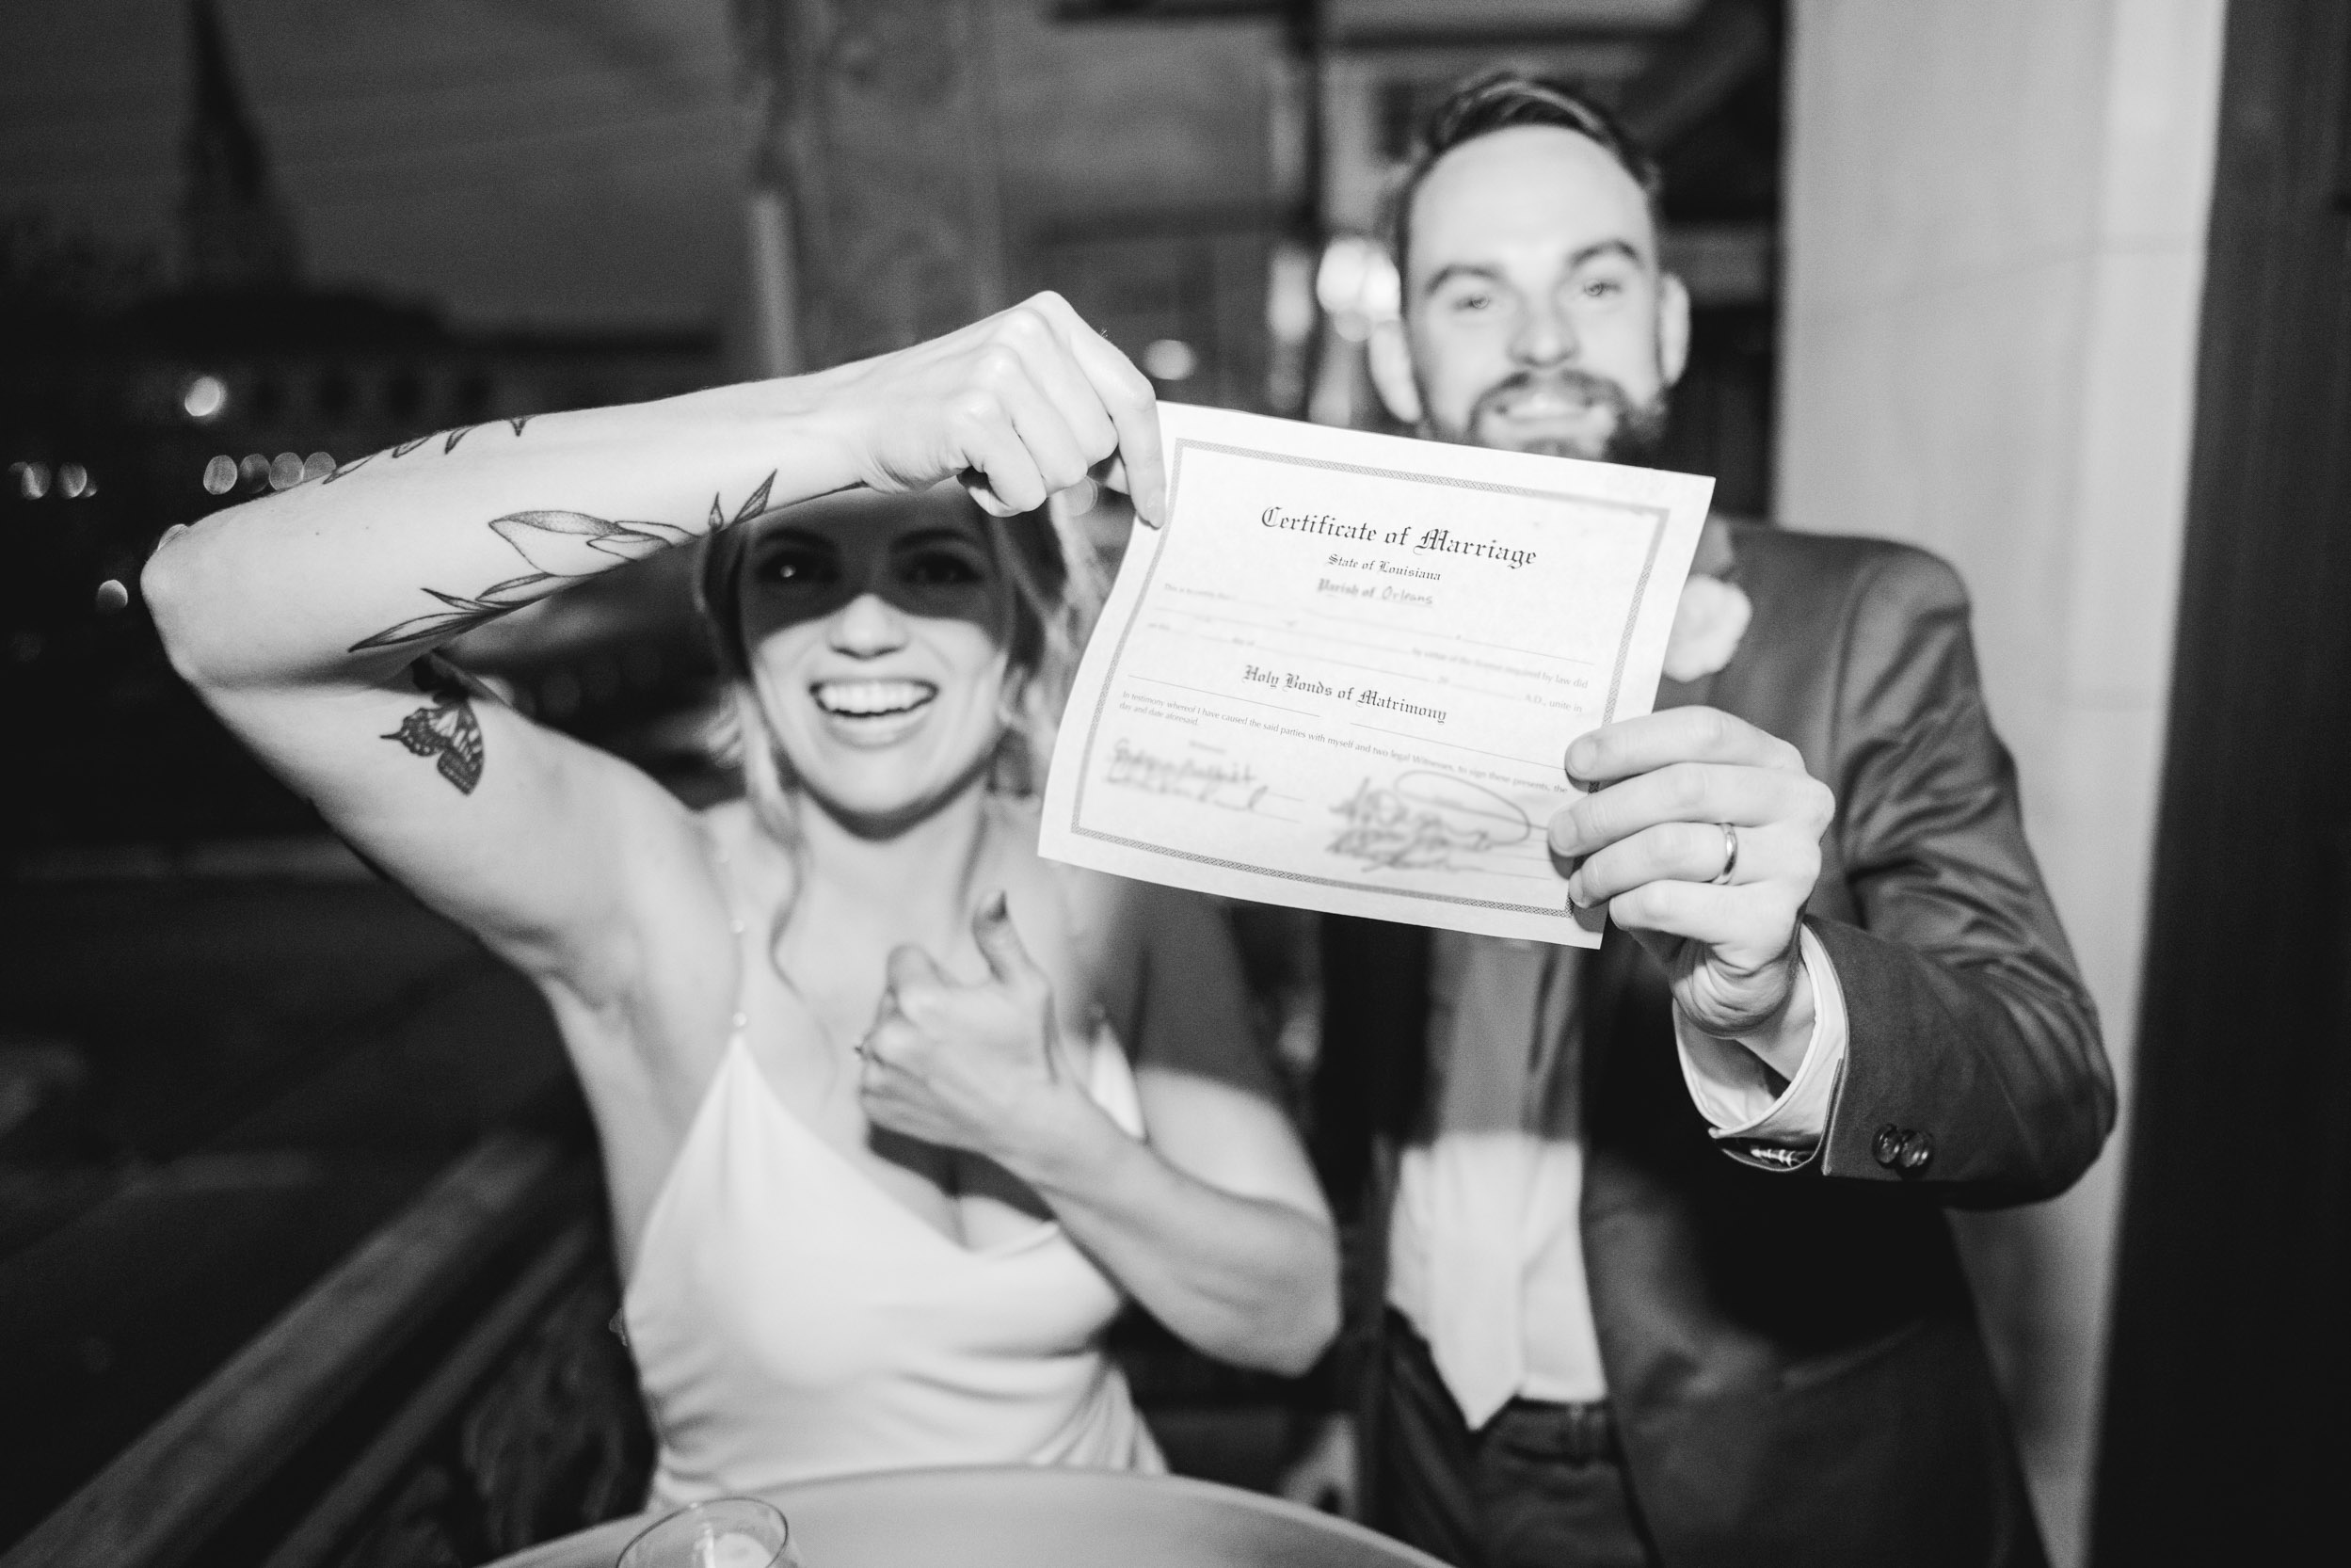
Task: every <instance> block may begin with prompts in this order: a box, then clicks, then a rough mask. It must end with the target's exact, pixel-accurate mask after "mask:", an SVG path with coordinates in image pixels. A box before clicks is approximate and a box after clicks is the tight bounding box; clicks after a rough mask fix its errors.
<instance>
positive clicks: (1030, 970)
mask: <svg viewBox="0 0 2351 1568" xmlns="http://www.w3.org/2000/svg"><path fill="white" fill-rule="evenodd" d="M971 934H972V936H973V937H974V938H975V939H976V940H977V941H978V943H979V946H980V952H981V954H982V956H984V958H986V960H987V965H988V978H987V979H985V980H984V981H982V982H980V983H979V984H975V985H962V984H956V982H955V981H953V980H952V979H951V978H949V976H948V975H947V974H946V973H945V972H944V971H942V970H941V969H940V968H939V967H938V965H937V964H936V962H935V961H934V960H933V959H932V957H931V955H930V954H929V953H927V952H923V951H922V950H921V949H920V948H916V947H902V948H899V949H897V950H896V951H894V952H891V953H890V955H889V970H888V976H889V978H888V984H885V985H884V987H883V990H882V1003H881V1007H880V1010H879V1012H878V1014H877V1016H876V1017H875V1019H874V1023H873V1027H872V1029H871V1030H870V1031H868V1032H867V1033H866V1036H865V1039H864V1041H863V1042H862V1043H861V1044H860V1045H859V1047H858V1055H859V1056H860V1057H862V1058H863V1060H864V1072H863V1076H862V1078H861V1079H860V1080H859V1092H860V1093H861V1095H862V1096H863V1097H864V1101H865V1112H866V1115H867V1116H868V1117H869V1118H871V1119H872V1121H873V1122H874V1123H876V1124H877V1125H879V1126H882V1127H886V1128H889V1129H890V1130H891V1131H893V1132H901V1133H904V1134H905V1135H906V1136H908V1137H910V1138H920V1139H921V1140H922V1141H923V1142H925V1143H929V1144H941V1145H943V1146H946V1147H949V1148H959V1149H968V1150H970V1151H971V1152H973V1153H975V1154H982V1155H985V1156H986V1157H988V1158H989V1159H991V1160H995V1161H996V1162H997V1163H999V1164H1000V1165H1002V1166H1004V1168H1005V1169H1007V1170H1010V1171H1012V1172H1014V1174H1016V1175H1019V1174H1021V1173H1022V1171H1023V1169H1024V1168H1025V1167H1026V1166H1028V1164H1029V1163H1030V1160H1031V1159H1032V1158H1033V1157H1035V1156H1036V1155H1038V1154H1039V1153H1042V1152H1044V1151H1046V1150H1048V1149H1049V1148H1050V1147H1051V1146H1052V1145H1053V1144H1055V1143H1056V1142H1057V1141H1058V1138H1057V1128H1062V1127H1064V1126H1065V1125H1066V1123H1065V1121H1064V1118H1065V1117H1067V1116H1068V1115H1069V1114H1070V1113H1072V1112H1077V1113H1078V1114H1080V1115H1083V1114H1084V1113H1085V1112H1088V1111H1091V1110H1092V1109H1093V1106H1094V1101H1093V1099H1092V1097H1091V1096H1088V1095H1087V1094H1086V1092H1085V1089H1084V1087H1083V1085H1082V1084H1080V1082H1079V1081H1078V1078H1077V1074H1076V1069H1075V1066H1074V1064H1072V1063H1071V1062H1070V1061H1069V1059H1068V1057H1067V1055H1066V1054H1065V1053H1064V1051H1063V1049H1062V1047H1061V1043H1060V1038H1061V1037H1060V1031H1059V1029H1058V1028H1057V1027H1056V1026H1055V1023H1054V1014H1053V991H1052V986H1051V984H1049V983H1048V981H1047V979H1046V977H1045V973H1044V971H1043V970H1041V969H1039V968H1037V966H1036V964H1035V963H1034V962H1033V961H1032V959H1031V958H1030V957H1029V953H1028V950H1027V949H1026V948H1024V947H1023V946H1021V942H1020V936H1019V934H1018V933H1017V932H1016V931H1014V929H1013V923H1012V918H1011V916H1010V915H1009V914H1008V913H1007V912H1006V910H1005V906H1004V897H1003V895H1002V894H1001V893H999V894H998V895H997V896H996V897H995V898H994V899H992V900H990V901H989V902H988V903H987V904H985V905H984V907H982V909H981V910H980V912H979V913H978V914H976V915H974V916H973V917H972V920H971ZM1097 1113H1098V1112H1097ZM1024 1157H1028V1158H1024Z"/></svg>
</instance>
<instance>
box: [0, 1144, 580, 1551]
mask: <svg viewBox="0 0 2351 1568" xmlns="http://www.w3.org/2000/svg"><path fill="white" fill-rule="evenodd" d="M593 1192H594V1186H593V1179H592V1175H591V1172H590V1170H589V1168H588V1162H587V1161H586V1160H584V1159H582V1158H580V1157H579V1156H576V1155H573V1154H569V1153H568V1152H567V1151H565V1150H564V1149H563V1148H562V1147H560V1146H559V1145H558V1144H554V1143H552V1142H551V1141H549V1140H545V1139H541V1138H536V1137H530V1136H525V1135H521V1134H512V1133H502V1134H498V1135H494V1136H492V1137H490V1138H488V1139H486V1140H485V1141H484V1142H482V1143H481V1144H478V1145H476V1146H475V1147H474V1148H473V1149H472V1151H471V1152H470V1153H468V1154H466V1155H465V1156H463V1157H462V1158H460V1159H459V1160H456V1162H455V1163H453V1164H452V1165H451V1166H450V1167H449V1168H448V1169H447V1170H446V1171H445V1172H443V1173H442V1174H441V1176H440V1177H439V1178H438V1179H437V1180H436V1181H435V1182H434V1183H433V1185H432V1186H431V1187H430V1188H429V1189H427V1190H426V1191H425V1192H424V1194H423V1195H422V1196H421V1197H419V1198H418V1199H417V1200H416V1201H415V1202H414V1203H412V1204H411V1205H410V1206H409V1207H408V1209H407V1210H406V1211H404V1212H403V1213H402V1214H401V1215H400V1216H399V1217H398V1218H396V1219H394V1220H393V1221H392V1223H391V1224H387V1225H385V1226H384V1227H383V1228H382V1229H381V1230H379V1231H377V1232H376V1235H374V1236H373V1237H371V1238H370V1239H369V1240H367V1241H365V1242H364V1243H362V1244H361V1245H360V1247H359V1248H358V1249H357V1250H356V1251H354V1252H353V1253H352V1254H351V1256H349V1257H347V1258H346V1259H344V1262H343V1263H342V1264H341V1265H339V1266H338V1267H337V1268H336V1269H335V1270H334V1271H333V1272H331V1273H329V1274H328V1275H327V1276H326V1277H325V1278H324V1279H322V1280H320V1281H319V1282H318V1283H317V1284H316V1285H315V1286H313V1287H312V1288H311V1290H310V1291H309V1292H308V1293H307V1294H306V1295H304V1296H303V1297H302V1299H301V1300H300V1301H298V1302H296V1304H294V1305H293V1306H292V1307H290V1308H288V1309H287V1310H286V1311H285V1312H284V1313H282V1314H281V1315H280V1317H279V1318H278V1320H276V1321H275V1322H273V1323H272V1324H271V1325H270V1326H269V1327H268V1328H267V1329H265V1330H264V1331H263V1332H262V1333H261V1334H260V1335H259V1336H256V1337H255V1338H254V1339H253V1340H252V1341H251V1343H249V1344H248V1345H247V1346H246V1347H245V1349H244V1350H242V1351H240V1352H238V1353H237V1354H236V1355H235V1356H234V1357H233V1358H232V1360H231V1361H230V1362H229V1363H228V1364H227V1365H226V1366H224V1367H222V1368H220V1370H219V1371H217V1372H216V1373H215V1374H214V1375H213V1377H212V1378H211V1379H210V1380H209V1381H207V1382H206V1383H205V1384H203V1385H202V1386H201V1387H200V1388H198V1389H197V1390H196V1392H194V1393H193V1394H191V1395H189V1396H188V1397H187V1398H186V1399H185V1400H182V1401H181V1403H180V1404H179V1405H178V1406H177V1407H176V1408H174V1409H173V1410H172V1411H171V1412H170V1414H168V1416H165V1417H164V1418H163V1419H162V1420H160V1421H158V1422H156V1423H155V1425H154V1426H153V1427H152V1428H150V1429H149V1430H148V1431H147V1432H146V1433H145V1434H144V1435H142V1436H141V1437H140V1438H138V1440H137V1441H136V1442H134V1443H133V1444H132V1445H131V1446H130V1447H129V1448H126V1449H124V1450H123V1451H122V1453H120V1455H118V1456H117V1457H116V1459H115V1460H114V1462H113V1463H112V1464H108V1465H107V1466H106V1468H105V1469H104V1470H103V1471H101V1472H100V1473H99V1474H98V1475H97V1476H96V1477H95V1478H93V1479H92V1480H90V1481H89V1482H88V1484H87V1485H85V1486H84V1487H83V1488H82V1489H81V1490H80V1491H79V1492H77V1493H76V1494H74V1496H72V1497H71V1498H69V1499H68V1500H67V1501H66V1502H65V1504H64V1505H63V1506H61V1507H60V1508H58V1509H57V1511H56V1512H54V1513H52V1514H51V1515H50V1516H49V1517H48V1518H47V1519H45V1520H43V1521H42V1522H41V1523H40V1525H39V1526H37V1527H36V1528H34V1529H33V1530H32V1532H31V1533H30V1534H28V1535H27V1536H25V1537H24V1540H22V1541H20V1542H19V1543H18V1544H16V1546H15V1547H14V1548H13V1549H12V1550H10V1551H9V1552H8V1554H7V1556H6V1557H4V1558H0V1568H68V1565H73V1568H80V1565H85V1564H87V1565H90V1568H98V1565H101V1564H103V1565H104V1568H176V1565H178V1564H182V1563H187V1562H192V1561H198V1560H237V1561H242V1562H264V1563H266V1564H267V1568H313V1565H316V1564H323V1563H327V1562H329V1561H331V1560H335V1558H336V1556H337V1554H339V1553H341V1552H343V1551H344V1549H345V1548H346V1547H347V1546H348V1544H350V1542H351V1541H352V1539H353V1538H354V1536H355V1535H356V1534H357V1533H358V1532H359V1531H360V1530H361V1529H362V1528H363V1527H365V1526H366V1525H367V1523H368V1522H369V1520H370V1519H371V1517H372V1516H373V1515H375V1514H376V1512H379V1511H380V1509H381V1507H382V1506H383V1504H384V1502H385V1500H386V1498H387V1497H388V1496H390V1495H391V1494H392V1492H393V1490H394V1488H395V1487H396V1486H397V1485H398V1484H399V1483H400V1482H401V1481H402V1480H403V1479H404V1477H406V1476H407V1475H408V1473H409V1471H410V1470H411V1468H412V1467H413V1465H414V1464H415V1463H416V1461H417V1459H418V1456H419V1455H420V1454H421V1453H423V1452H424V1449H425V1448H426V1446H427V1445H428V1444H430V1443H432V1442H434V1441H436V1439H437V1438H438V1437H439V1436H440V1435H441V1434H443V1433H445V1432H446V1431H447V1429H448V1428H449V1426H450V1423H451V1421H452V1420H453V1418H454V1417H456V1416H457V1414H458V1413H459V1412H460V1410H461V1408H462V1407H463V1406H464V1404H465V1402H466V1401H467V1400H469V1399H470V1398H471V1397H472V1396H473V1395H474V1394H475V1393H476V1392H477V1391H478V1390H479V1389H481V1388H482V1387H483V1385H484V1384H486V1383H487V1382H488V1380H489V1379H490V1378H491V1377H492V1376H493V1375H494V1374H495V1373H496V1372H497V1371H498V1369H499V1368H500V1367H501V1365H502V1363H504V1361H505V1360H506V1359H507V1358H508V1357H509V1356H510V1355H511V1354H512V1353H513V1352H514V1351H515V1349H516V1347H517V1346H518V1345H520V1343H521V1342H522V1340H523V1338H524V1336H526V1334H527V1333H528V1332H529V1331H530V1330H531V1329H532V1328H533V1327H534V1326H535V1325H536V1324H537V1323H539V1322H540V1321H541V1320H543V1319H544V1318H545V1316H546V1314H547V1313H548V1311H549V1309H550V1307H551V1304H553V1303H555V1302H556V1301H557V1300H558V1297H559V1295H560V1293H561V1292H563V1291H564V1290H565V1289H566V1288H567V1287H570V1286H575V1285H577V1284H578V1283H579V1282H581V1281H582V1279H583V1277H584V1276H585V1275H587V1274H588V1272H589V1271H590V1270H591V1269H592V1268H594V1267H595V1266H596V1265H598V1264H599V1263H600V1260H601V1257H602V1252H601V1220H600V1216H599V1215H598V1214H597V1213H596V1212H595V1209H594V1205H593V1202H592V1194H593Z"/></svg>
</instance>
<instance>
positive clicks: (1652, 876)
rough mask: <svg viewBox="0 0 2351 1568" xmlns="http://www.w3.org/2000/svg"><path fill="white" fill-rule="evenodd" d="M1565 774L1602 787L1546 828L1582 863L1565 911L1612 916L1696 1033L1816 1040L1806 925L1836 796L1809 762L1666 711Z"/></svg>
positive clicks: (1721, 716) (1612, 737)
mask: <svg viewBox="0 0 2351 1568" xmlns="http://www.w3.org/2000/svg"><path fill="white" fill-rule="evenodd" d="M1567 772H1568V776H1569V777H1570V778H1572V779H1574V780H1575V781H1576V782H1578V783H1581V784H1586V785H1589V786H1591V788H1592V792H1591V794H1589V795H1587V796H1586V797H1585V798H1583V799H1582V800H1580V801H1577V802H1576V803H1575V805H1574V806H1571V807H1569V808H1566V809H1565V810H1563V811H1560V812H1559V814H1558V815H1557V816H1555V817H1553V818H1552V819H1551V853H1552V854H1553V855H1555V856H1559V857H1560V858H1561V859H1563V860H1566V861H1569V862H1577V861H1580V862H1581V864H1579V865H1576V866H1575V871H1574V873H1573V874H1572V875H1570V876H1569V878H1568V881H1567V892H1568V897H1569V898H1571V899H1573V900H1574V901H1575V903H1576V904H1579V905H1583V906H1586V907H1589V906H1591V905H1593V904H1603V903H1605V904H1607V906H1608V914H1609V917H1610V918H1611V919H1613V920H1615V921H1616V923H1617V924H1619V925H1621V926H1623V928H1624V929H1625V930H1627V931H1629V932H1631V933H1633V935H1634V936H1637V937H1638V938H1639V940H1640V942H1641V945H1642V946H1644V947H1646V948H1648V949H1649V951H1650V952H1652V953H1654V954H1655V955H1656V957H1657V959H1658V961H1659V962H1661V963H1662V964H1663V965H1664V966H1665V969H1666V973H1667V974H1668V975H1669V976H1670V977H1671V982H1672V987H1673V1000H1674V1004H1675V1005H1676V1006H1677V1007H1678V1008H1679V1009H1680V1010H1681V1013H1682V1016H1683V1017H1684V1018H1686V1019H1687V1021H1688V1022H1689V1024H1690V1025H1691V1026H1692V1027H1693V1028H1696V1029H1698V1030H1700V1031H1701V1032H1704V1033H1707V1034H1713V1035H1718V1036H1721V1037H1724V1038H1738V1039H1748V1040H1752V1039H1754V1037H1756V1036H1758V1035H1762V1036H1767V1037H1776V1038H1781V1039H1785V1038H1786V1037H1787V1036H1790V1035H1794V1036H1796V1037H1797V1038H1799V1039H1800V1038H1803V1037H1806V1036H1808V1035H1809V1032H1810V1030H1811V1027H1812V1007H1811V991H1810V987H1809V986H1799V978H1800V976H1801V975H1802V966H1801V964H1800V963H1799V960H1798V956H1797V955H1798V947H1797V940H1796V934H1797V921H1798V917H1799V915H1800V913H1801V912H1802V910H1803V907H1804V901H1805V900H1806V899H1808V898H1809V897H1811V896H1812V890H1813V883H1814V881H1815V879H1816V878H1817V877H1818V876H1819V874H1820V836H1821V834H1822V833H1823V832H1825V831H1827V829H1828V826H1829V823H1830V820H1831V818H1832V817H1833V816H1834V815H1835V814H1836V796H1835V795H1834V794H1833V793H1832V792H1831V791H1830V789H1829V787H1828V786H1827V785H1825V784H1823V783H1821V782H1820V781H1819V780H1817V779H1815V778H1814V777H1812V776H1810V775H1809V774H1807V773H1805V771H1804V760H1803V757H1802V756H1801V754H1799V752H1798V751H1797V749H1796V748H1795V747H1794V746H1792V745H1790V744H1787V743H1786V742H1785V741H1783V740H1780V739H1778V738H1777V737H1775V736H1771V735H1767V734H1766V733H1764V731H1762V730H1760V729H1758V728H1755V727H1754V726H1753V725H1751V724H1749V723H1747V722H1746V721H1745V720H1743V719H1737V718H1734V717H1732V716H1731V715H1730V714H1728V713H1724V712H1718V711H1717V710H1715V709H1712V708H1671V709H1668V710H1666V711H1665V712H1661V713H1651V714H1648V715H1646V716H1644V717H1641V718H1637V719H1626V720H1624V721H1623V722H1622V723H1620V724H1612V725H1608V726H1606V727H1604V728H1599V729H1595V730H1593V731H1592V732H1591V734H1589V735H1585V736H1582V737H1580V738H1579V739H1577V741H1576V742H1575V744H1574V745H1571V746H1570V747H1568V751H1567ZM1726 824H1727V826H1728V828H1729V830H1730V832H1731V833H1732V834H1735V836H1736V839H1737V856H1736V863H1735V865H1733V866H1732V867H1731V877H1730V880H1729V882H1728V883H1727V884H1724V885H1721V886H1717V885H1715V883H1714V879H1715V878H1716V877H1717V876H1718V875H1719V874H1720V873H1721V872H1722V871H1723V870H1724V866H1725V863H1726V861H1729V860H1730V859H1731V846H1730V843H1729V841H1728V840H1727V839H1726V837H1725V831H1724V830H1725V825H1726ZM1768 1054H1770V1053H1767V1055H1768Z"/></svg>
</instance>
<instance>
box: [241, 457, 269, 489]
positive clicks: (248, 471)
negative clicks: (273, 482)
mask: <svg viewBox="0 0 2351 1568" xmlns="http://www.w3.org/2000/svg"><path fill="white" fill-rule="evenodd" d="M237 477H238V478H239V479H242V480H243V481H245V483H247V484H248V485H258V484H260V483H261V482H262V481H263V480H264V479H267V478H268V477H269V459H268V458H266V457H264V456H262V455H261V454H260V453H258V452H248V453H247V454H246V455H245V459H244V461H242V462H240V463H238V464H237Z"/></svg>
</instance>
